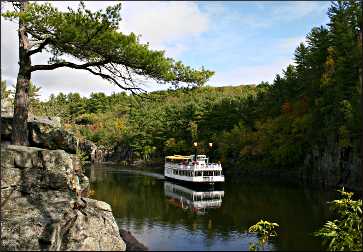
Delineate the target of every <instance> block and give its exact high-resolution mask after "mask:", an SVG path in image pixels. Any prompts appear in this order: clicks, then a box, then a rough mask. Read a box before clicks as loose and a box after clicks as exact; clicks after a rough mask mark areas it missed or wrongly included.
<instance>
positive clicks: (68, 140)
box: [1, 115, 105, 162]
mask: <svg viewBox="0 0 363 252" xmlns="http://www.w3.org/2000/svg"><path fill="white" fill-rule="evenodd" d="M12 120H13V117H12V115H11V117H7V116H3V115H2V116H1V141H2V142H4V141H8V142H9V141H10V140H11V132H12ZM28 131H29V143H30V145H31V146H33V147H39V148H45V149H50V150H57V149H62V150H65V151H66V152H68V153H73V154H74V153H76V151H77V149H79V150H81V151H83V152H84V153H86V154H87V156H88V160H89V161H91V162H102V161H104V156H105V155H104V151H103V149H102V148H101V149H100V148H98V147H97V146H96V145H95V144H94V143H93V142H91V141H88V140H86V139H81V138H77V137H76V136H75V135H74V134H72V133H71V132H69V131H67V130H65V129H63V128H62V127H61V124H60V118H59V117H47V116H32V115H31V116H29V118H28Z"/></svg>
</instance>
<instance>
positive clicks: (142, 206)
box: [92, 173, 328, 249]
mask: <svg viewBox="0 0 363 252" xmlns="http://www.w3.org/2000/svg"><path fill="white" fill-rule="evenodd" d="M96 176H97V181H96V182H94V183H93V184H92V187H93V189H94V190H95V191H96V195H95V197H96V198H97V199H100V200H104V201H106V202H108V203H110V204H111V205H112V209H113V212H114V215H115V217H116V218H122V219H123V223H125V224H126V225H132V226H134V227H135V229H136V230H138V231H142V230H143V229H144V226H145V225H147V226H148V227H152V226H154V225H166V226H167V227H170V228H177V227H178V226H179V227H180V225H182V226H183V228H185V229H186V230H188V232H191V233H193V231H194V232H195V231H199V232H201V233H202V234H203V236H204V237H205V238H206V239H207V240H213V239H215V238H216V236H218V237H219V238H221V239H229V238H231V234H236V233H239V234H242V233H244V232H246V230H247V229H248V227H249V226H251V225H252V224H254V223H256V221H258V220H259V219H261V218H266V219H270V220H272V221H274V222H277V223H279V224H280V231H279V237H280V238H279V239H278V240H277V241H276V242H275V244H276V246H277V249H304V248H306V249H309V248H310V249H314V248H315V249H317V248H319V246H320V243H319V241H315V239H314V238H313V237H312V236H311V237H310V236H309V233H312V232H313V231H314V230H316V229H317V228H318V227H319V226H320V225H321V224H322V223H323V222H324V220H325V217H324V216H326V212H325V210H326V209H325V208H326V206H325V202H326V201H327V200H328V198H327V194H326V193H323V192H319V191H312V190H310V193H308V192H309V190H303V189H302V188H299V187H297V186H291V185H286V186H285V185H281V184H280V185H278V184H275V185H271V184H268V183H265V184H264V183H261V182H258V181H252V182H243V183H242V181H240V182H239V183H228V182H227V183H225V185H224V192H225V196H224V198H223V203H222V206H221V207H220V208H217V209H208V211H207V213H206V214H205V215H197V214H195V213H193V212H191V211H184V210H183V209H180V208H178V207H176V206H173V205H171V204H169V203H168V199H167V198H166V197H165V195H164V185H163V182H162V181H158V180H156V179H155V178H152V177H146V176H142V175H132V174H126V173H102V174H101V173H100V174H98V173H97V174H96ZM99 176H103V178H102V179H101V180H99ZM307 193H308V195H309V197H307V196H306V194H307Z"/></svg>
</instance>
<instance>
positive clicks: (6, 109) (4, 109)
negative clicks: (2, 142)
mask: <svg viewBox="0 0 363 252" xmlns="http://www.w3.org/2000/svg"><path fill="white" fill-rule="evenodd" d="M13 114H14V106H13V103H12V101H11V100H10V99H9V98H3V99H1V116H7V117H12V116H13Z"/></svg>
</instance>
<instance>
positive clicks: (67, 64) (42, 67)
mask: <svg viewBox="0 0 363 252" xmlns="http://www.w3.org/2000/svg"><path fill="white" fill-rule="evenodd" d="M108 62H109V61H108V60H103V61H96V62H89V63H85V64H80V65H78V64H75V63H72V62H59V63H54V64H50V65H34V66H32V67H31V69H30V71H31V72H35V71H39V70H54V69H56V68H60V67H69V68H73V69H84V70H87V67H91V66H102V65H104V64H107V63H108Z"/></svg>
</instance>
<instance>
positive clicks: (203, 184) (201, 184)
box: [164, 175, 224, 187]
mask: <svg viewBox="0 0 363 252" xmlns="http://www.w3.org/2000/svg"><path fill="white" fill-rule="evenodd" d="M164 177H165V179H166V180H168V181H171V182H175V183H178V184H183V185H187V186H188V187H194V186H195V187H209V186H221V185H223V184H224V181H214V182H211V181H200V182H195V181H188V180H183V179H178V178H173V177H169V176H167V175H164Z"/></svg>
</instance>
